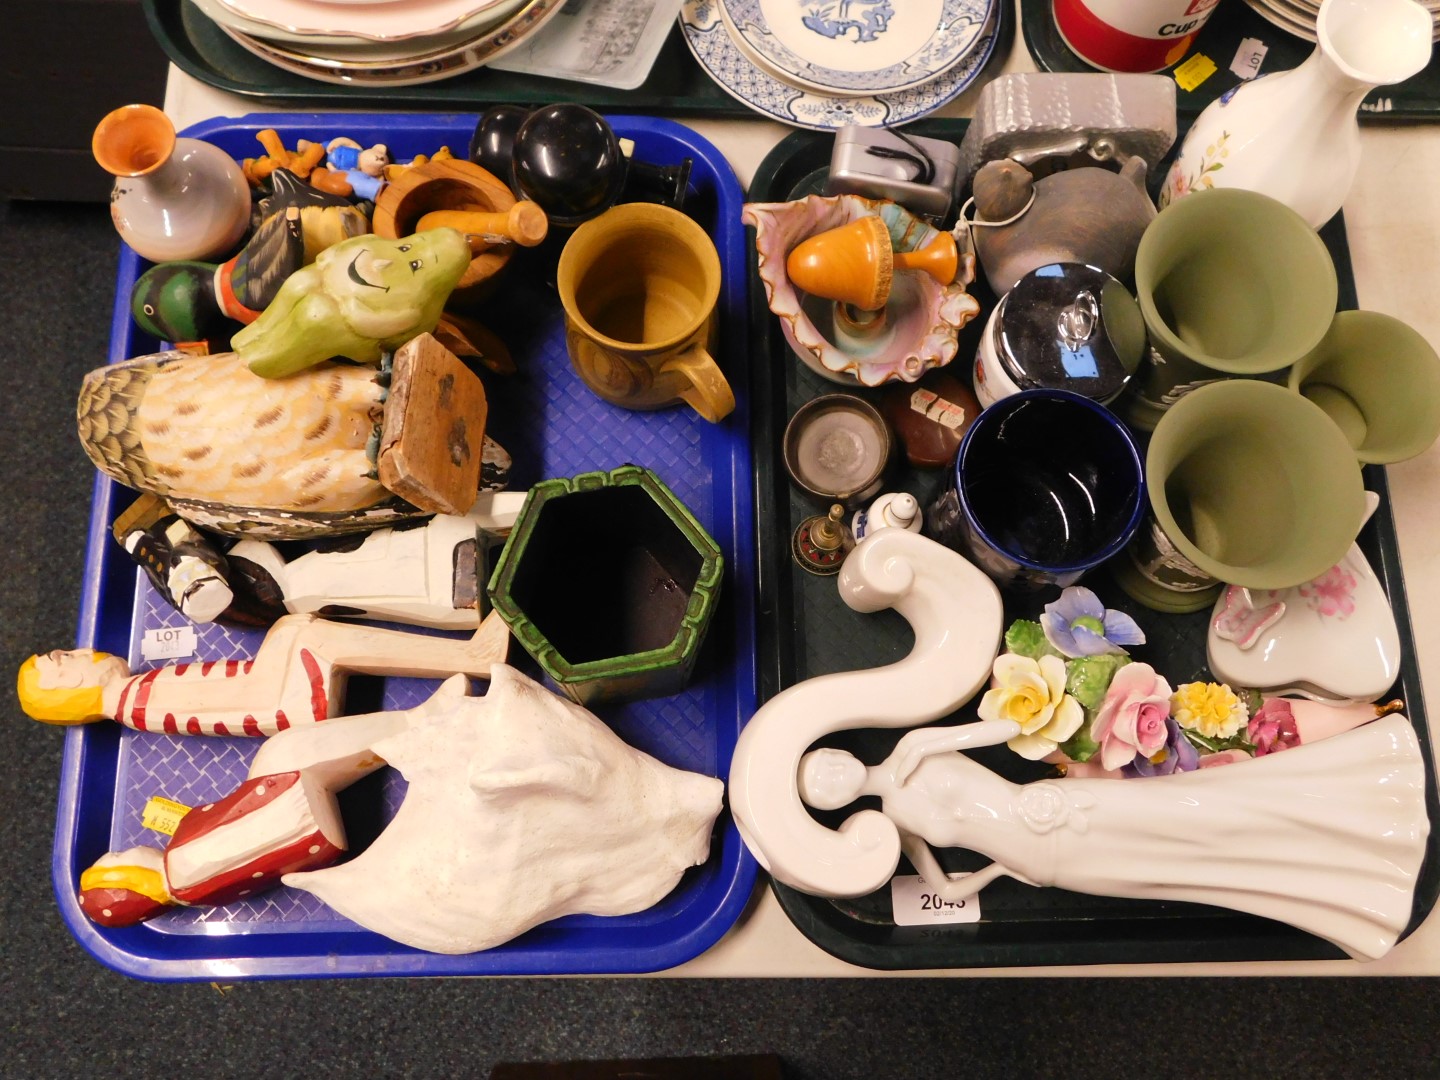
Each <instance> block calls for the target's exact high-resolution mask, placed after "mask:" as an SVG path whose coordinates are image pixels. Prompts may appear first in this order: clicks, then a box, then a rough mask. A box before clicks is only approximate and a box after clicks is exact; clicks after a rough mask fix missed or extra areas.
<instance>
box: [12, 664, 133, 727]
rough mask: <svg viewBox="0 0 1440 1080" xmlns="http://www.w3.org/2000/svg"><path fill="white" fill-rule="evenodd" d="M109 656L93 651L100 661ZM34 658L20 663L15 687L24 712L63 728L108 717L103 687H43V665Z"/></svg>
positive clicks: (42, 721) (35, 718)
mask: <svg viewBox="0 0 1440 1080" xmlns="http://www.w3.org/2000/svg"><path fill="white" fill-rule="evenodd" d="M109 658H110V654H109V653H102V652H97V653H95V654H94V659H95V663H97V664H98V663H101V662H102V661H105V660H108V659H109ZM35 660H36V658H35V657H33V656H32V657H30V659H28V660H26V661H25V662H24V663H23V664H21V665H20V676H19V678H18V679H17V680H16V687H15V689H16V692H17V693H18V694H19V695H20V708H22V709H24V710H25V715H27V716H29V717H30V718H31V719H34V720H39V721H40V722H41V723H42V724H56V725H59V726H62V727H73V726H74V725H76V724H88V723H91V722H92V721H95V720H105V719H107V717H106V715H105V711H104V710H105V706H104V703H103V698H104V693H105V691H104V689H103V688H102V687H99V686H78V687H70V688H67V687H53V688H52V687H44V686H41V685H40V668H39V666H38V665H37V664H36V663H35Z"/></svg>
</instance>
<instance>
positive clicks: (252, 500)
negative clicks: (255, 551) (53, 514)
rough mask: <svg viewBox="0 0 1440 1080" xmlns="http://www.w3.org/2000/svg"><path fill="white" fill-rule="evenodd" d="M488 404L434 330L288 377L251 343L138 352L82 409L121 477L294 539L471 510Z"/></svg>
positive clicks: (99, 457)
mask: <svg viewBox="0 0 1440 1080" xmlns="http://www.w3.org/2000/svg"><path fill="white" fill-rule="evenodd" d="M486 411H487V410H486V403H485V391H484V387H483V386H482V385H481V383H480V380H479V378H478V377H477V376H476V375H475V374H474V373H472V372H471V371H470V370H469V369H468V368H466V367H465V365H464V364H462V363H461V362H460V361H459V360H458V359H457V358H456V357H455V356H454V355H453V354H451V353H450V352H449V351H448V350H446V349H445V348H444V347H443V346H441V345H440V344H439V343H438V342H437V341H435V339H434V338H432V337H430V335H428V334H425V335H421V336H420V337H418V338H416V339H415V340H414V341H412V342H410V343H408V344H407V345H406V346H405V347H403V348H401V349H400V350H398V351H397V352H396V353H395V357H394V365H393V368H391V369H389V370H388V371H381V372H377V371H375V370H374V369H372V368H367V367H356V366H351V365H345V364H330V363H327V364H321V365H317V366H315V367H312V368H309V369H307V370H305V371H303V372H300V373H298V374H296V375H293V376H291V377H290V378H287V379H279V380H277V379H265V378H261V377H259V376H257V375H254V374H253V373H251V372H250V371H249V370H248V369H247V368H246V366H245V364H244V362H243V358H242V357H241V356H240V355H239V354H237V353H219V354H217V355H214V356H201V357H196V356H189V355H186V354H185V353H181V352H164V353H155V354H153V355H150V356H141V357H136V358H134V359H132V360H126V361H123V362H121V363H119V364H112V365H109V366H107V367H102V368H98V369H96V370H95V371H92V372H90V374H89V375H87V376H86V377H85V381H84V384H83V386H82V387H81V391H80V397H79V402H78V406H77V419H78V422H79V429H80V442H81V445H82V446H83V447H84V449H85V452H86V453H87V454H88V455H89V456H90V459H91V460H92V461H93V462H94V463H95V465H96V467H97V468H98V469H100V471H101V472H103V473H105V474H106V475H107V476H110V477H112V478H113V479H115V480H117V481H119V482H120V483H122V484H126V485H128V486H130V487H133V488H137V489H139V490H140V491H145V492H150V493H152V494H155V495H159V496H161V497H163V498H164V499H165V500H166V501H167V502H169V504H170V505H171V506H172V507H173V508H174V509H175V511H176V512H177V513H178V514H180V515H181V516H182V517H184V518H185V519H186V520H188V521H191V522H194V523H195V524H197V525H200V526H202V527H205V528H209V529H213V530H215V531H217V532H221V533H228V534H231V535H243V536H255V537H262V538H266V539H280V540H288V539H301V538H305V537H314V536H325V535H333V534H336V533H343V532H354V531H358V530H364V529H373V528H378V527H379V526H382V525H393V524H396V523H397V522H400V521H403V520H406V519H409V518H415V517H419V516H422V515H425V514H430V513H453V514H463V513H465V512H466V511H467V510H468V509H469V508H470V506H471V504H472V503H473V502H474V500H475V495H476V492H477V491H478V489H479V484H480V481H481V466H482V459H483V458H484V457H485V452H486V448H485V447H484V446H483V437H484V430H485V419H486Z"/></svg>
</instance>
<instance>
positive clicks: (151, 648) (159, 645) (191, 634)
mask: <svg viewBox="0 0 1440 1080" xmlns="http://www.w3.org/2000/svg"><path fill="white" fill-rule="evenodd" d="M198 641H199V639H198V637H197V635H196V633H195V628H194V627H193V626H157V627H155V628H153V629H151V630H146V631H145V633H144V635H143V636H142V637H141V638H140V655H141V656H142V657H144V658H145V659H146V660H178V659H179V658H180V657H183V656H194V655H195V646H196V644H198Z"/></svg>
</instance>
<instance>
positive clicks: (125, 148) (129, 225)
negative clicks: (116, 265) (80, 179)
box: [90, 105, 250, 263]
mask: <svg viewBox="0 0 1440 1080" xmlns="http://www.w3.org/2000/svg"><path fill="white" fill-rule="evenodd" d="M90 145H91V150H92V152H93V153H94V155H95V160H96V161H97V162H99V163H100V167H101V168H102V169H104V170H105V171H106V172H108V173H111V174H112V175H113V176H114V177H115V186H114V188H113V189H111V192H110V219H111V220H112V221H113V222H114V223H115V229H116V231H117V232H118V233H119V234H120V238H121V239H122V240H124V241H125V242H126V243H127V244H129V245H130V246H131V247H132V248H134V249H135V250H136V251H137V252H138V253H139V254H141V255H142V256H144V257H145V258H147V259H149V260H150V261H151V262H157V263H158V262H171V261H173V260H177V259H209V260H218V259H223V258H225V257H227V256H229V255H232V254H234V252H235V249H236V248H237V247H238V246H239V245H240V240H241V239H242V238H243V237H244V235H245V230H246V229H247V228H249V225H250V185H249V184H248V183H247V182H246V180H245V174H244V173H243V172H241V171H240V166H239V165H237V164H236V163H235V161H234V159H233V158H231V157H230V155H229V154H227V153H225V151H223V150H221V149H220V148H219V147H218V146H214V145H212V144H210V143H207V142H202V141H201V140H199V139H181V138H177V137H176V135H175V125H174V124H172V123H171V122H170V118H169V117H168V116H166V115H165V114H164V113H163V112H161V111H160V110H159V109H157V108H155V107H154V106H153V105H124V106H122V107H120V108H118V109H116V110H115V111H114V112H111V113H109V114H107V115H106V116H105V118H104V119H103V120H101V121H100V123H99V124H98V125H97V126H96V128H95V134H94V137H93V138H92V139H91V144H90Z"/></svg>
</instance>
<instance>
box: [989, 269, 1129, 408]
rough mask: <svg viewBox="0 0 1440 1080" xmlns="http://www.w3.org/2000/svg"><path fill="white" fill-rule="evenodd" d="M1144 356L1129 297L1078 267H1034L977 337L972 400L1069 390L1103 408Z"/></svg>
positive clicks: (1111, 281) (1100, 273) (1105, 277)
mask: <svg viewBox="0 0 1440 1080" xmlns="http://www.w3.org/2000/svg"><path fill="white" fill-rule="evenodd" d="M1144 354H1145V320H1144V318H1143V317H1142V316H1141V314H1140V305H1139V304H1138V303H1136V301H1135V298H1134V297H1133V296H1131V295H1130V291H1129V290H1128V289H1126V288H1125V286H1124V285H1122V284H1121V283H1120V282H1119V281H1117V280H1116V279H1115V278H1113V277H1111V276H1110V275H1109V274H1107V273H1106V272H1105V271H1104V270H1101V269H1100V268H1099V267H1096V266H1088V265H1086V264H1085V263H1067V262H1059V263H1049V264H1047V265H1045V266H1040V267H1037V268H1036V269H1034V270H1031V271H1030V272H1029V273H1028V274H1026V275H1025V276H1024V277H1022V278H1021V279H1020V280H1019V281H1017V282H1016V283H1015V287H1014V288H1013V289H1011V290H1010V291H1009V292H1008V293H1006V294H1005V295H1004V296H1003V297H1002V298H1001V300H1000V302H999V303H998V304H996V305H995V310H994V311H992V312H991V313H990V319H989V321H988V322H987V323H986V325H985V331H984V333H983V334H981V336H980V348H979V351H978V352H977V354H976V356H975V396H976V397H977V398H979V399H980V404H981V405H982V406H985V407H987V408H988V407H989V406H990V405H993V404H994V403H995V402H996V401H999V400H1000V399H1001V398H1003V397H1009V396H1010V395H1011V394H1017V393H1019V392H1020V391H1021V390H1040V389H1049V390H1069V391H1070V392H1071V393H1074V394H1079V395H1081V396H1082V397H1087V398H1090V399H1091V400H1093V401H1098V402H1100V403H1101V404H1107V403H1109V402H1111V401H1113V400H1114V399H1115V398H1116V397H1118V396H1119V394H1120V392H1121V391H1122V390H1124V389H1125V385H1126V383H1128V382H1129V381H1130V376H1131V375H1133V374H1134V373H1135V370H1136V369H1137V368H1138V367H1139V366H1140V361H1141V359H1142V358H1143V357H1144Z"/></svg>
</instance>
